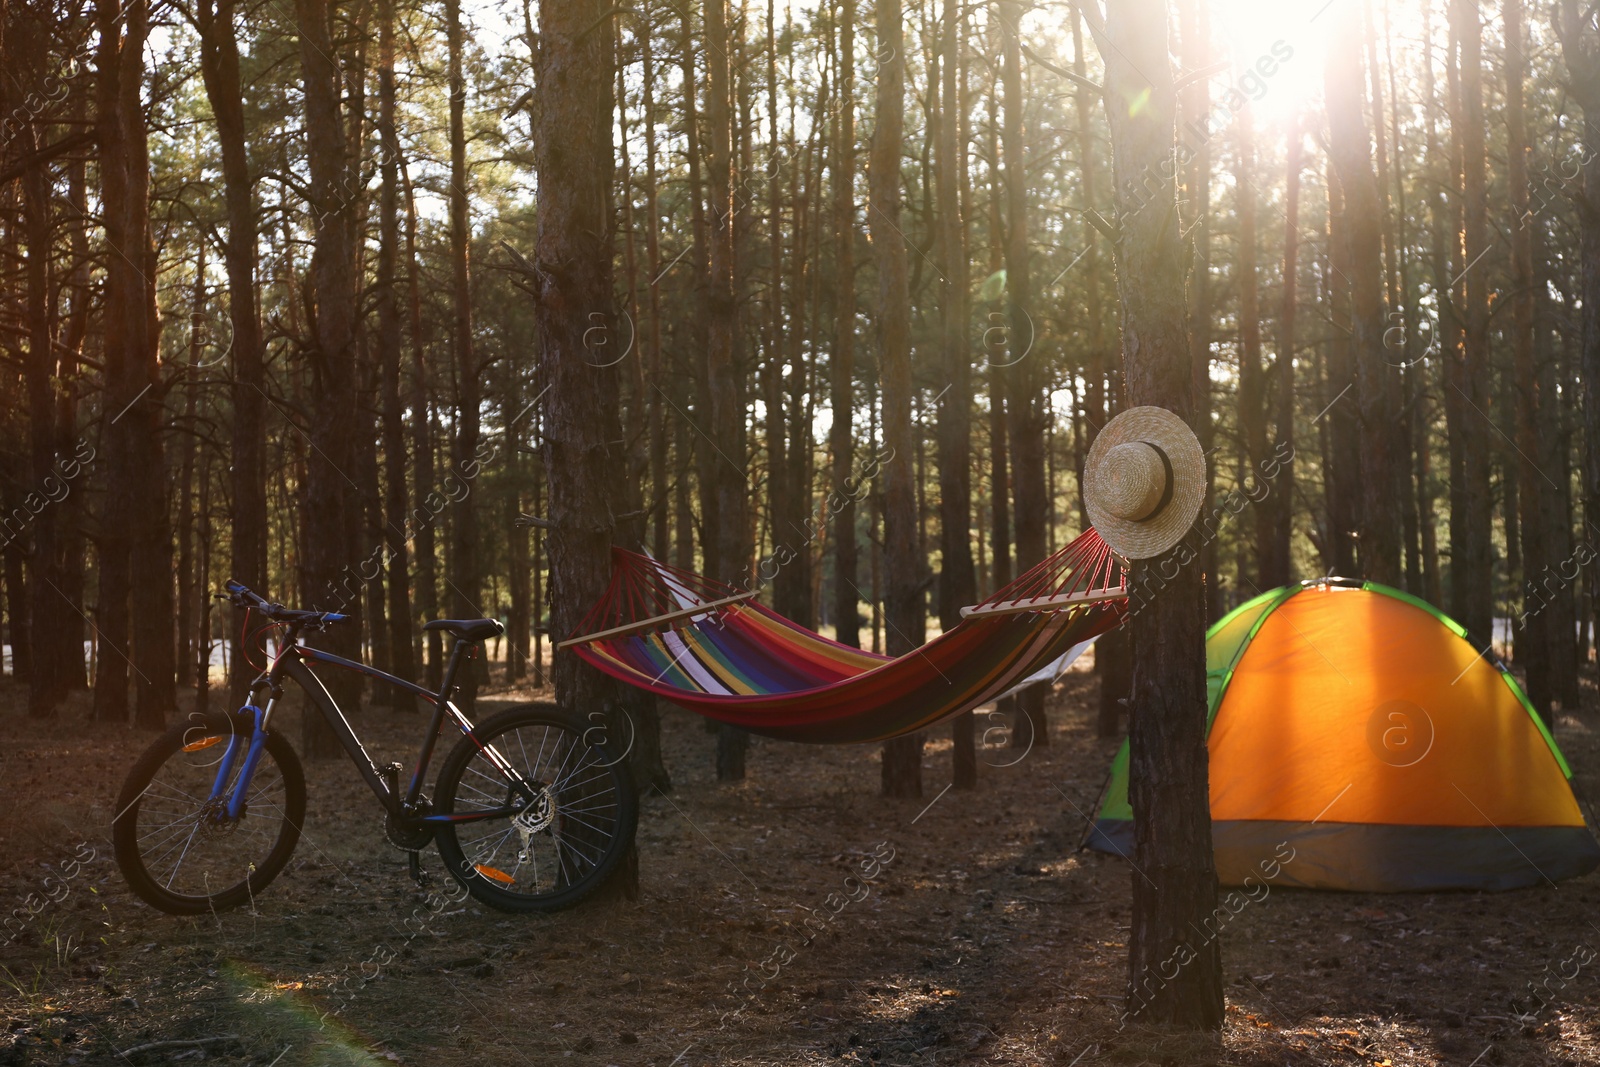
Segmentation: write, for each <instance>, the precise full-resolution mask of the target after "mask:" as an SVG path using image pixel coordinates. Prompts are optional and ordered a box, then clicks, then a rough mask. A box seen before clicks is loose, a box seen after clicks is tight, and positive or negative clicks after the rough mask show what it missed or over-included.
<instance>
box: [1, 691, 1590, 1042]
mask: <svg viewBox="0 0 1600 1067" xmlns="http://www.w3.org/2000/svg"><path fill="white" fill-rule="evenodd" d="M1586 684H1587V685H1588V688H1587V689H1586V696H1585V702H1584V706H1583V708H1582V709H1581V710H1579V711H1578V712H1576V713H1564V714H1562V715H1561V716H1560V718H1559V721H1558V724H1557V729H1556V735H1557V737H1558V739H1559V741H1560V743H1561V745H1562V746H1563V748H1564V750H1565V751H1566V753H1567V755H1568V757H1569V759H1570V761H1571V762H1572V764H1573V765H1574V767H1575V768H1576V769H1577V772H1578V777H1577V782H1576V784H1577V785H1578V787H1579V790H1580V795H1585V796H1591V797H1593V796H1600V789H1597V786H1600V702H1597V700H1596V694H1595V690H1594V687H1593V680H1592V679H1590V680H1589V682H1588V683H1586ZM491 695H492V696H493V697H494V698H495V700H496V701H499V700H501V699H510V698H512V697H514V696H515V694H499V693H497V694H491ZM1096 697H1097V682H1096V680H1095V677H1094V676H1093V675H1092V674H1090V673H1087V672H1085V671H1082V670H1075V671H1074V672H1073V673H1071V674H1069V675H1068V676H1067V678H1066V679H1065V680H1064V681H1063V682H1062V683H1061V684H1060V685H1059V686H1058V687H1057V690H1056V692H1055V694H1054V696H1053V697H1052V699H1051V702H1050V709H1051V721H1052V732H1051V737H1050V744H1049V745H1048V747H1045V746H1038V747H1035V748H1034V749H1032V750H1031V751H1029V752H1027V754H1026V755H1025V756H1024V757H1023V758H1021V759H1020V760H1019V761H1018V762H1016V763H1015V765H1013V766H1004V764H1005V763H1008V762H1010V761H1011V760H1014V759H1016V758H1017V756H1018V753H1017V752H1014V751H1011V750H998V751H986V752H984V753H983V754H982V756H983V759H984V761H985V763H986V764H988V765H986V766H984V767H983V768H982V773H981V780H980V783H979V787H978V789H977V790H976V791H973V792H963V793H957V792H955V791H949V792H942V790H944V789H945V785H946V783H947V782H948V781H949V762H950V761H949V742H948V740H947V739H946V738H945V737H944V736H943V734H942V732H941V734H940V736H939V738H938V739H937V740H934V741H932V742H930V744H929V746H928V753H927V761H926V764H925V767H926V772H925V776H924V777H925V782H926V786H927V789H926V795H925V797H924V799H922V800H920V801H888V800H884V799H881V798H880V797H879V796H878V795H877V793H878V765H877V759H878V757H877V750H876V748H870V747H869V748H802V747H799V746H794V745H784V744H778V743H775V742H768V741H761V740H757V741H755V742H754V744H753V746H752V749H751V754H750V762H749V776H748V778H747V779H746V780H745V781H744V782H741V783H738V784H734V785H719V784H717V783H716V781H715V780H714V778H713V775H712V767H713V751H714V743H715V738H714V737H713V736H712V735H710V734H709V733H707V732H706V731H705V730H704V729H703V727H702V725H701V722H700V720H698V719H695V718H692V717H691V716H689V715H687V714H684V713H682V712H677V711H673V712H669V713H667V714H666V715H665V725H664V739H663V740H664V749H665V753H666V761H667V766H668V768H669V770H670V771H671V773H672V776H673V783H674V786H675V789H674V791H673V793H672V794H671V795H670V796H667V797H660V796H658V797H653V798H650V799H648V800H646V801H645V802H644V803H643V808H642V813H641V817H640V826H639V852H640V887H641V893H640V897H639V899H638V900H637V901H634V902H627V901H623V900H608V901H605V902H600V903H589V904H585V905H583V906H580V907H579V908H577V909H575V910H572V911H568V912H564V913H562V914H559V915H555V916H548V917H540V916H528V917H517V916H509V915H503V914H500V913H497V912H493V911H488V910H485V909H483V908H481V907H478V906H476V905H475V904H474V903H473V902H470V901H469V902H468V906H465V907H463V906H461V905H460V904H456V903H450V904H448V905H447V906H445V907H443V908H441V909H439V910H438V912H437V914H434V913H432V912H430V910H429V909H428V908H427V907H426V906H424V905H423V894H422V893H421V892H419V891H418V890H417V889H416V887H415V886H413V884H412V883H411V881H410V879H409V878H408V877H407V874H406V868H405V862H404V857H403V854H402V853H400V852H397V851H395V850H394V849H393V848H391V847H390V846H389V845H387V844H386V843H385V842H384V839H383V833H382V828H381V820H380V818H379V815H378V808H377V805H376V802H375V801H374V800H373V798H372V797H371V795H370V794H369V793H368V792H367V791H366V788H365V786H364V785H362V783H361V782H360V781H359V779H358V778H357V777H356V775H355V772H354V771H353V769H352V768H351V767H350V766H349V765H348V763H347V762H345V761H344V760H342V759H341V760H339V761H337V762H335V761H324V762H319V763H317V764H315V765H312V766H310V767H309V768H308V784H309V787H310V795H311V802H310V808H311V811H310V816H309V819H308V825H307V826H306V829H305V835H304V837H303V838H302V839H301V843H300V847H299V850H298V852H297V854H296V856H295V858H294V860H293V862H292V863H291V865H290V867H289V869H288V870H287V871H285V872H284V874H283V875H282V876H280V877H279V878H278V880H277V881H276V882H275V883H274V884H273V885H272V886H271V887H270V888H269V889H268V890H267V891H266V892H265V893H264V894H263V895H262V896H261V897H260V898H259V900H258V901H257V902H256V906H255V908H254V909H253V910H249V909H241V910H238V911H234V912H229V913H223V914H220V915H217V916H214V917H212V916H208V917H206V918H204V919H177V918H171V917H168V916H165V915H162V914H159V913H157V912H156V911H154V910H152V909H151V908H149V907H147V906H145V905H144V904H142V903H140V902H139V901H138V900H137V899H135V898H134V897H133V896H132V895H131V894H130V893H129V891H128V890H127V889H126V887H125V886H124V884H123V881H122V879H121V876H120V874H119V873H118V871H117V869H116V866H115V864H114V862H113V860H112V857H111V846H110V841H109V833H108V823H109V819H110V805H111V802H112V797H113V796H114V794H115V793H116V792H117V790H118V788H119V786H120V784H121V781H122V778H123V776H124V774H125V773H126V772H127V769H128V767H129V766H130V765H131V763H132V762H133V760H134V759H135V757H136V756H137V755H138V753H139V752H140V751H141V750H142V749H143V748H144V747H145V746H146V745H147V744H149V742H150V735H147V734H142V733H138V732H128V731H122V730H114V731H104V730H99V729H97V728H95V727H93V726H91V725H90V724H89V723H88V722H87V720H86V705H85V703H84V701H83V700H82V699H81V698H80V700H79V701H77V702H76V703H74V704H73V705H72V707H70V708H69V709H68V710H67V711H66V712H65V713H64V715H63V717H62V718H61V720H60V721H59V722H57V723H55V724H54V725H52V726H48V727H42V726H41V724H39V723H36V722H33V721H30V720H29V719H27V718H26V717H25V715H24V714H23V712H22V699H21V698H22V693H21V692H20V690H19V689H18V688H17V687H16V686H15V685H13V684H11V683H9V682H8V681H7V682H0V755H3V756H4V760H3V762H0V856H3V857H4V859H3V861H0V904H3V905H4V907H3V908H0V915H10V914H11V913H12V910H13V909H14V908H19V907H23V905H24V902H25V901H26V900H27V898H28V895H29V894H30V893H33V894H36V895H39V894H45V893H47V892H48V894H49V895H54V896H61V892H60V891H59V890H58V889H56V888H54V887H45V886H44V885H43V883H44V879H45V878H46V877H47V876H49V875H51V873H52V870H56V869H59V868H60V867H61V865H62V864H64V863H67V862H68V861H69V860H73V859H75V858H77V859H81V858H82V857H84V856H86V855H88V854H89V852H90V851H91V850H92V851H93V858H92V859H90V860H89V861H88V862H87V863H86V864H84V865H83V867H82V869H81V872H80V873H78V874H77V876H76V877H75V878H71V879H69V880H67V881H66V882H65V883H64V885H65V887H66V893H65V896H64V897H63V898H62V899H61V900H60V901H59V903H50V904H48V905H47V906H46V907H45V908H44V909H43V910H42V911H40V912H39V913H38V914H37V915H35V916H34V917H33V918H32V920H31V924H30V925H29V926H28V927H27V929H26V930H24V931H23V932H22V933H21V935H20V936H18V937H17V938H16V939H15V940H14V941H12V942H11V943H10V944H4V943H0V963H3V964H4V969H3V970H0V1065H9V1064H62V1063H64V1064H113V1063H118V1064H145V1063H167V1062H177V1061H184V1060H193V1061H198V1060H205V1061H208V1062H217V1063H224V1064H252V1065H257V1067H268V1065H273V1067H301V1065H318V1067H320V1065H324V1064H385V1063H395V1062H399V1063H407V1064H417V1065H439V1067H453V1065H465V1064H482V1063H495V1064H507V1065H517V1064H529V1065H537V1067H543V1065H545V1064H563V1065H566V1064H570V1065H572V1067H591V1065H592V1067H606V1065H613V1064H614V1065H618V1067H643V1065H646V1064H648V1065H654V1067H699V1065H722V1064H751V1065H754V1064H760V1065H771V1067H788V1065H802V1064H805V1065H810V1064H817V1065H820V1064H861V1065H872V1064H876V1065H879V1067H889V1065H904V1067H911V1065H923V1064H927V1065H951V1064H1017V1065H1045V1064H1049V1065H1060V1067H1065V1065H1082V1067H1090V1065H1101V1064H1108V1065H1109V1064H1117V1065H1131V1064H1159V1065H1174V1067H1181V1065H1188V1064H1201V1063H1207V1064H1209V1063H1219V1064H1239V1065H1251V1067H1266V1065H1269V1064H1271V1065H1279V1064H1308V1065H1310V1064H1317V1065H1320V1064H1338V1065H1347V1064H1348V1065H1354V1064H1361V1065H1374V1067H1376V1065H1390V1067H1413V1065H1415V1067H1421V1065H1429V1067H1433V1065H1451V1067H1480V1065H1490V1064H1493V1065H1517V1067H1521V1065H1541V1064H1600V984H1597V979H1596V975H1597V974H1600V960H1597V961H1595V962H1591V963H1589V964H1588V965H1587V966H1583V967H1582V968H1581V970H1580V973H1578V975H1577V977H1576V978H1574V979H1572V980H1571V981H1569V982H1566V983H1565V984H1563V982H1562V979H1561V978H1559V977H1556V975H1557V974H1564V975H1566V976H1567V977H1569V978H1570V977H1571V976H1572V970H1573V968H1576V967H1578V966H1579V964H1578V963H1577V962H1575V961H1574V957H1575V954H1576V960H1578V961H1581V960H1584V959H1586V958H1587V959H1589V960H1596V951H1595V950H1596V949H1600V926H1597V925H1596V924H1595V923H1596V922H1597V921H1600V875H1591V876H1589V877H1587V878H1583V879H1579V880H1575V881H1571V882H1567V883H1564V884H1562V885H1560V886H1559V887H1556V888H1550V887H1548V886H1546V887H1544V888H1541V889H1529V890H1523V891H1518V892H1510V893H1501V894H1475V893H1456V894H1435V895H1409V896H1376V895H1357V894H1342V893H1325V892H1309V891H1297V890H1293V889H1285V888H1277V889H1273V890H1271V892H1270V894H1269V895H1268V896H1267V897H1266V898H1264V899H1262V900H1261V901H1260V902H1258V903H1251V904H1250V905H1248V906H1247V907H1245V908H1244V909H1243V910H1242V911H1241V912H1240V913H1239V914H1238V916H1237V918H1236V919H1235V920H1234V921H1233V922H1231V923H1230V924H1229V925H1228V926H1226V928H1225V932H1224V934H1223V938H1222V940H1223V945H1222V948H1223V961H1224V968H1225V983H1226V992H1227V1002H1228V1008H1227V1021H1226V1026H1225V1028H1224V1030H1223V1032H1222V1035H1221V1040H1220V1043H1209V1044H1208V1043H1207V1042H1204V1041H1202V1042H1200V1043H1198V1044H1195V1043H1193V1042H1192V1041H1188V1040H1186V1039H1181V1038H1176V1037H1173V1036H1171V1035H1167V1034H1162V1033H1159V1032H1151V1031H1145V1030H1141V1029H1138V1028H1136V1027H1134V1026H1131V1025H1130V1026H1128V1027H1126V1028H1119V1026H1118V1020H1119V1017H1120V1008H1121V995H1122V993H1123V989H1124V979H1125V969H1126V937H1127V923H1128V918H1129V894H1130V877H1131V875H1130V871H1129V868H1128V866H1127V864H1126V863H1125V862H1124V861H1122V860H1121V859H1118V858H1116V857H1106V856H1102V855H1099V854H1096V853H1090V852H1076V851H1074V850H1075V847H1076V845H1077V843H1078V841H1079V839H1080V837H1081V835H1082V833H1083V829H1084V824H1085V819H1086V817H1087V816H1088V814H1089V813H1090V812H1091V811H1092V809H1093V807H1094V805H1095V802H1096V797H1097V793H1098V791H1099V789H1100V787H1101V783H1102V782H1103V780H1104V777H1105V773H1106V768H1107V765H1108V763H1109V761H1110V759H1111V756H1112V754H1113V752H1114V751H1115V748H1116V743H1115V742H1110V741H1098V740H1096V739H1095V738H1094V736H1093V723H1092V710H1091V709H1092V708H1093V706H1094V702H1095V700H1096ZM355 723H356V727H357V730H358V731H359V732H361V734H362V735H363V737H364V739H365V740H366V742H367V744H368V747H369V749H370V750H371V751H372V752H373V755H374V757H375V758H377V759H378V761H379V762H380V763H381V762H384V761H387V760H389V759H396V758H402V757H403V755H404V754H406V753H409V752H410V751H411V750H412V749H413V748H414V745H415V742H416V735H417V733H418V732H419V731H420V728H421V724H420V723H419V721H418V720H417V719H416V718H414V717H409V716H402V715H398V714H396V713H394V712H391V711H388V710H387V709H383V708H373V709H369V710H366V711H363V712H362V713H361V714H360V715H359V716H357V717H355ZM289 736H290V737H295V736H297V733H296V732H295V731H294V729H293V727H292V726H291V728H290V733H289ZM875 850H876V851H877V854H878V855H879V856H887V855H889V850H892V855H893V858H892V860H890V861H889V862H887V863H884V864H882V865H881V869H880V870H879V871H878V873H877V874H876V876H875V877H873V878H872V879H870V880H869V881H866V882H861V881H858V880H854V879H852V875H855V874H858V873H859V872H860V870H861V867H862V864H863V862H864V861H865V860H866V859H867V857H869V856H871V855H872V854H873V853H874V851H875ZM427 858H428V859H429V860H430V861H431V867H432V870H433V872H434V873H435V875H437V876H438V877H439V878H440V879H442V878H443V871H442V868H441V867H440V865H439V863H438V858H437V855H436V854H435V853H432V852H431V851H430V852H429V853H428V854H427ZM868 866H869V869H871V865H870V864H869V865H868ZM436 886H438V883H436ZM449 888H451V886H450V884H449V883H444V884H443V885H442V886H439V887H438V888H436V889H435V892H436V893H438V892H441V891H442V890H447V889H449ZM36 899H37V896H36ZM436 899H437V898H436ZM841 901H844V902H845V903H843V905H842V906H841V903H840V902H841ZM419 906H421V910H420V912H419V910H418V909H419ZM836 909H837V911H836V913H835V910H836ZM23 910H24V913H25V911H26V909H25V908H24V909H23ZM813 913H816V914H819V915H823V916H832V918H831V920H829V921H828V922H826V923H825V924H824V928H823V930H822V932H821V933H820V934H819V935H816V936H815V937H814V938H812V939H810V940H809V941H808V937H811V935H809V934H808V933H807V932H806V931H805V930H803V929H802V928H801V922H802V921H803V920H804V919H806V918H807V917H808V916H810V915H812V914H813ZM417 914H420V915H422V916H423V917H424V918H423V921H416V920H414V919H413V921H411V922H410V923H407V920H408V919H412V917H413V916H414V915H417ZM815 922H816V920H814V924H815ZM0 936H3V933H0ZM391 957H392V958H391ZM386 959H387V960H389V962H387V963H384V962H381V961H383V960H386ZM1568 961H1574V962H1568ZM780 964H781V965H780ZM774 970H776V972H777V973H776V975H775V977H773V979H772V980H771V981H770V982H769V981H767V980H766V978H767V976H772V975H773V972H774ZM363 974H365V975H366V976H367V977H368V978H370V979H371V980H370V981H366V982H363V981H361V980H360V979H361V976H362V975H363ZM352 978H354V979H355V980H354V981H350V979H352ZM1538 983H1547V986H1546V988H1548V989H1549V990H1551V991H1552V992H1550V993H1548V994H1546V996H1547V998H1548V1003H1546V1004H1545V1005H1544V1006H1542V1007H1539V1008H1537V1009H1536V1010H1533V1011H1532V1013H1531V1014H1528V1015H1518V1011H1519V1010H1522V1009H1524V1008H1526V1007H1527V1004H1526V1001H1527V1000H1528V998H1527V993H1526V991H1527V988H1528V986H1529V985H1530V984H1538ZM741 985H742V986H743V987H744V988H745V990H746V991H744V992H739V993H735V992H730V989H733V990H738V989H740V987H741ZM1519 996H1520V997H1521V998H1522V1003H1519ZM206 1039H211V1040H206ZM196 1041H204V1042H205V1043H202V1044H168V1045H164V1046H160V1047H156V1048H148V1049H145V1050H144V1051H134V1050H136V1049H138V1048H139V1047H140V1046H148V1045H152V1044H155V1043H157V1042H196Z"/></svg>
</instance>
